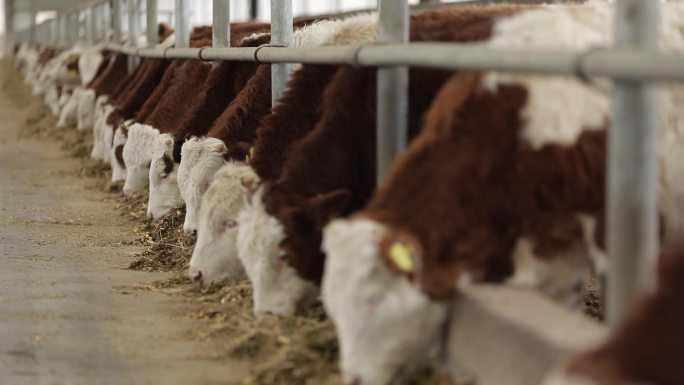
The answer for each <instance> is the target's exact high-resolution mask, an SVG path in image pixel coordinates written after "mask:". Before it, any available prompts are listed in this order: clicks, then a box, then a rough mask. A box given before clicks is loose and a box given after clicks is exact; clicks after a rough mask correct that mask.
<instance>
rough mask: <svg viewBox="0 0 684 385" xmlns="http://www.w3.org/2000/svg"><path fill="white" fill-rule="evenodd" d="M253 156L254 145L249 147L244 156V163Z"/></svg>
mask: <svg viewBox="0 0 684 385" xmlns="http://www.w3.org/2000/svg"><path fill="white" fill-rule="evenodd" d="M252 158H254V147H250V149H249V153H248V154H247V155H246V156H245V163H249V162H250V161H252Z"/></svg>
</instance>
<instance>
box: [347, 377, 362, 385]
mask: <svg viewBox="0 0 684 385" xmlns="http://www.w3.org/2000/svg"><path fill="white" fill-rule="evenodd" d="M345 385H361V377H359V376H353V377H352V378H351V379H349V380H348V381H346V382H345Z"/></svg>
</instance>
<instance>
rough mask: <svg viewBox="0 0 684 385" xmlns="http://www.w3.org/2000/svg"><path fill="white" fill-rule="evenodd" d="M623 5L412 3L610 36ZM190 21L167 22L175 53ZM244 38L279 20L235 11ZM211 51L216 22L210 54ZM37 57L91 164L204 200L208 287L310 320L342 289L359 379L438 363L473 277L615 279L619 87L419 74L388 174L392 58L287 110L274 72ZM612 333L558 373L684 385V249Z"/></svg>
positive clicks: (303, 43)
mask: <svg viewBox="0 0 684 385" xmlns="http://www.w3.org/2000/svg"><path fill="white" fill-rule="evenodd" d="M664 7H665V11H664V12H663V20H662V27H661V34H660V44H661V46H662V48H663V49H665V50H669V51H675V52H681V51H682V50H684V6H682V5H680V4H676V3H667V4H666V5H664ZM613 12H614V9H613V6H612V5H611V4H609V3H608V2H605V1H592V2H588V3H585V4H582V5H553V6H552V5H549V6H535V7H530V6H514V5H497V6H487V7H482V6H454V7H447V8H443V9H440V10H437V11H430V12H425V13H422V14H419V15H417V16H413V17H412V18H411V23H410V28H411V29H410V30H411V33H410V39H411V41H413V42H420V41H443V42H459V43H478V44H482V45H484V46H490V47H504V48H535V49H555V50H558V49H590V48H593V47H596V46H608V45H610V44H611V43H612V40H611V39H612V36H613V33H612V31H613V24H612V20H613ZM173 39H174V35H173V33H172V32H171V31H170V30H169V29H168V28H162V27H160V33H159V42H160V45H161V46H165V47H169V46H172V45H173ZM231 39H232V45H233V46H241V47H257V46H260V45H262V44H266V43H268V42H269V41H270V34H269V25H267V24H262V23H252V22H250V23H235V24H233V25H231ZM377 39H378V19H377V15H376V14H375V13H364V14H358V15H354V16H349V17H346V18H343V19H337V18H335V17H330V18H325V19H321V20H312V19H306V20H304V19H303V20H299V21H296V22H295V33H294V38H293V42H292V45H293V46H295V47H301V48H314V47H321V46H340V45H359V44H366V43H372V42H374V41H376V40H377ZM210 44H211V29H210V28H196V29H195V30H194V31H193V32H192V35H191V46H193V47H203V46H207V45H210ZM16 57H17V65H18V66H19V67H20V69H21V70H22V72H23V74H24V76H25V78H26V81H27V82H28V83H30V84H32V85H33V89H34V92H35V93H36V94H38V95H41V94H42V95H44V97H45V100H46V103H47V104H48V105H49V106H50V108H51V109H52V110H53V111H54V112H55V113H56V114H59V116H60V119H59V124H60V125H68V124H73V125H75V126H77V129H79V130H86V129H92V130H93V133H94V146H93V151H92V157H93V158H95V159H101V160H103V161H105V162H108V163H110V164H111V167H112V170H113V177H112V178H113V180H114V181H117V180H122V181H125V182H124V188H123V191H124V194H132V193H134V192H138V191H142V190H144V189H145V188H149V201H148V212H147V216H148V218H149V219H150V220H157V219H159V218H162V217H163V216H165V215H166V214H167V213H168V212H169V211H170V210H171V209H172V208H174V207H176V206H178V205H179V204H183V203H184V204H185V207H186V217H185V223H184V226H183V227H184V230H185V231H186V233H188V234H196V235H197V242H196V246H195V249H194V252H193V255H192V259H191V261H190V267H189V270H188V275H189V277H190V278H191V279H192V280H193V281H194V282H196V283H198V284H200V285H202V284H205V285H206V284H210V283H213V282H218V281H227V282H234V281H237V280H241V279H244V278H245V277H246V278H248V279H249V280H250V281H251V283H252V284H253V288H254V295H253V296H254V298H253V299H254V312H255V314H256V315H261V314H265V313H270V314H276V315H280V316H291V315H293V314H294V313H295V312H297V311H298V310H299V309H301V308H302V307H306V306H307V305H309V304H310V303H312V302H313V301H315V300H317V299H318V298H319V296H321V297H322V300H323V303H324V305H325V308H326V311H327V313H328V315H329V316H330V317H331V319H332V320H333V322H334V324H335V326H336V328H337V332H338V338H339V342H340V350H341V352H340V353H341V363H340V365H341V370H342V374H343V377H344V379H345V382H346V383H349V384H364V385H366V384H368V385H376V384H377V385H384V384H388V383H392V382H393V381H395V380H397V379H398V378H399V377H401V376H403V375H404V374H406V373H407V372H410V371H411V369H412V368H413V367H414V366H415V365H417V364H419V363H421V362H423V361H424V360H425V358H426V357H430V353H431V352H434V351H436V349H435V347H436V346H439V344H441V343H442V342H443V341H441V340H440V335H441V333H440V331H441V330H442V327H443V324H444V323H445V322H447V320H448V318H449V314H448V310H447V309H448V305H447V303H448V300H449V298H451V296H452V295H453V293H454V291H455V290H457V289H458V287H462V286H463V285H468V284H471V283H474V282H498V283H506V284H511V285H517V286H524V287H530V288H534V289H537V290H540V291H542V292H543V293H545V294H547V295H549V296H551V297H552V298H555V299H558V300H561V301H563V302H565V303H568V302H570V303H572V302H576V300H577V299H578V296H579V291H578V287H581V286H582V284H583V283H584V282H586V281H587V280H589V279H590V278H592V277H596V276H602V275H605V274H607V271H606V268H607V261H606V255H605V245H604V242H603V238H604V235H603V234H604V228H605V217H604V211H605V198H604V190H605V180H606V136H607V131H608V128H609V126H610V116H611V84H610V83H609V82H608V81H606V80H594V81H592V82H586V81H581V80H578V79H576V78H573V77H544V76H539V75H534V74H509V73H499V72H482V73H476V72H465V71H464V72H459V73H454V72H451V71H440V70H422V69H411V70H410V84H409V99H410V103H409V117H408V118H409V119H408V122H409V137H410V139H411V140H410V144H409V146H408V148H407V149H406V150H405V151H404V152H403V153H402V154H400V156H399V157H398V158H397V159H396V160H395V162H394V164H393V166H392V168H391V170H390V174H389V176H388V177H387V178H386V180H385V181H384V182H383V183H382V184H381V185H380V186H379V187H377V188H376V172H375V164H376V163H375V158H376V153H375V152H376V142H375V140H376V139H375V122H376V110H375V105H376V71H375V70H373V69H363V68H353V67H349V66H322V65H302V66H298V67H297V68H296V71H295V72H294V74H293V76H292V78H291V80H290V82H289V84H288V89H287V90H286V91H285V93H284V94H283V95H282V97H281V98H280V99H279V100H278V102H277V104H276V105H275V106H274V107H273V108H271V94H270V92H271V91H270V75H271V73H270V71H271V68H270V66H269V65H265V64H257V63H243V62H227V61H226V62H218V63H205V62H201V61H198V60H182V59H174V60H162V59H142V61H141V62H140V64H139V65H138V66H137V67H135V69H134V70H133V71H131V72H129V71H128V65H129V60H130V58H128V57H126V56H124V55H120V54H114V53H111V52H106V51H103V50H102V49H101V47H87V48H85V47H74V48H71V49H67V50H63V51H61V52H59V51H56V50H53V49H45V48H43V49H38V48H36V47H32V46H30V45H23V46H21V47H20V48H19V50H18V52H17V53H16ZM658 95H659V98H660V107H661V108H660V115H659V123H660V128H659V134H660V139H659V140H660V142H659V145H660V158H659V165H660V178H659V207H660V213H661V223H662V227H663V229H662V230H663V231H662V234H663V237H662V243H663V246H664V247H668V246H670V245H672V244H673V243H674V241H675V240H676V239H677V236H678V234H680V233H681V232H682V230H683V229H682V225H684V223H683V222H682V218H684V216H683V215H682V212H683V211H682V208H684V184H683V183H682V178H683V177H684V151H682V149H684V146H683V145H684V137H683V135H684V132H682V130H684V110H682V107H684V88H683V87H682V86H680V85H677V84H662V85H660V86H659V87H658ZM672 254H673V255H672V257H671V258H665V257H663V261H665V262H664V263H663V264H662V281H661V284H660V286H659V288H658V290H657V291H656V292H655V293H652V294H651V297H650V298H649V299H648V300H645V302H644V304H643V305H642V306H641V308H640V309H637V310H635V312H634V314H633V315H632V318H630V320H629V321H628V322H627V323H626V324H625V327H624V328H622V329H621V330H619V331H618V332H617V333H616V334H615V335H614V336H613V337H612V339H611V340H610V341H608V342H606V343H605V344H604V345H603V346H602V347H600V348H598V350H596V351H594V352H591V353H588V354H586V355H580V356H578V357H577V358H575V359H574V360H572V361H571V364H569V365H567V366H564V367H563V369H561V370H559V371H557V372H555V373H554V374H553V375H551V376H550V377H549V379H548V380H547V384H549V385H560V384H565V385H569V384H627V383H630V384H631V383H636V382H638V383H642V382H643V383H649V384H650V383H653V384H684V352H683V351H682V346H684V328H682V327H681V325H684V308H683V306H684V301H683V300H682V299H681V296H678V295H677V294H675V293H677V292H679V291H681V290H682V289H684V287H682V284H683V283H684V254H681V253H680V254H679V255H677V254H676V253H672Z"/></svg>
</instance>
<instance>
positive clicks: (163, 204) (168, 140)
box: [147, 134, 182, 220]
mask: <svg viewBox="0 0 684 385" xmlns="http://www.w3.org/2000/svg"><path fill="white" fill-rule="evenodd" d="M173 146H174V140H173V136H172V135H171V134H161V135H159V136H157V138H156V139H155V141H154V146H153V150H152V163H151V165H150V171H149V172H150V174H149V180H150V195H149V198H148V201H147V217H148V218H150V219H155V220H156V219H160V218H162V217H163V216H165V215H166V214H167V213H168V212H169V211H170V210H171V209H173V208H174V207H176V206H178V205H179V204H180V203H181V202H182V200H181V197H180V191H179V190H178V180H177V172H178V165H177V164H175V162H174V165H173V170H171V171H170V172H168V171H167V170H166V163H165V162H164V157H165V156H166V157H168V158H170V159H173Z"/></svg>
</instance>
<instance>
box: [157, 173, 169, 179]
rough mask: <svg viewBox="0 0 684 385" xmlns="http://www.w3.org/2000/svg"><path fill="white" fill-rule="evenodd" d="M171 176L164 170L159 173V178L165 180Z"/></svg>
mask: <svg viewBox="0 0 684 385" xmlns="http://www.w3.org/2000/svg"><path fill="white" fill-rule="evenodd" d="M168 177H169V174H167V173H165V172H163V173H162V174H161V175H159V179H161V180H164V179H166V178H168Z"/></svg>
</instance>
